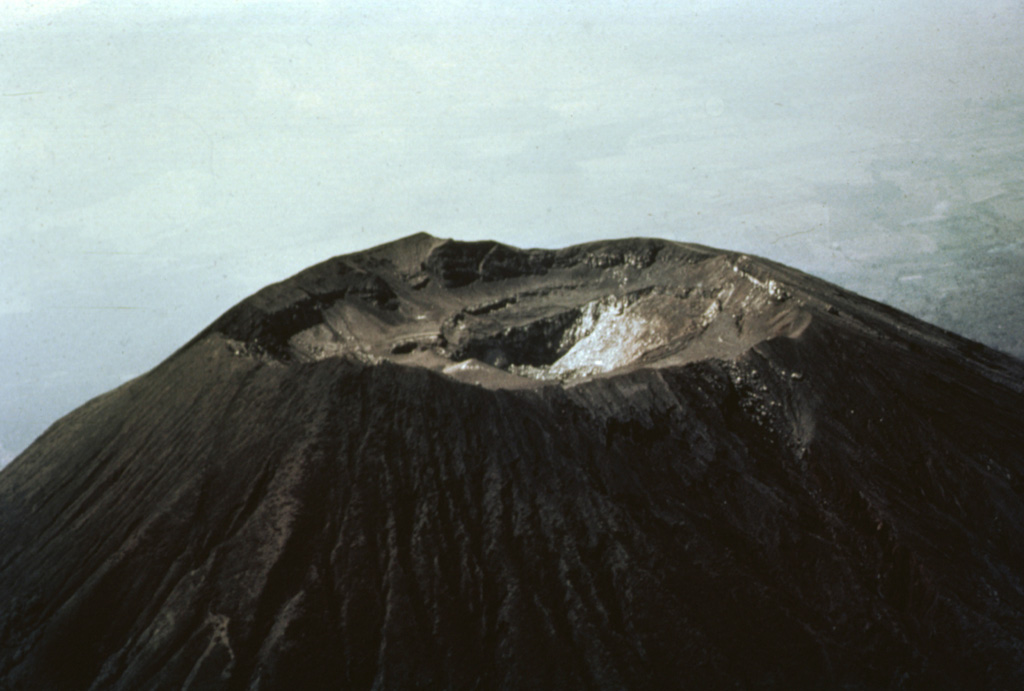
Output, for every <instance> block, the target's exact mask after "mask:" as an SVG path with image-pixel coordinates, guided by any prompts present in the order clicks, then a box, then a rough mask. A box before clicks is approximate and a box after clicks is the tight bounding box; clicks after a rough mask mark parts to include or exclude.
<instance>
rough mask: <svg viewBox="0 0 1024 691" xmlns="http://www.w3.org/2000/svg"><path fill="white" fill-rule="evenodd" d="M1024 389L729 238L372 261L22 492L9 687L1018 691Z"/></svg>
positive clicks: (452, 251)
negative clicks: (724, 244)
mask: <svg viewBox="0 0 1024 691" xmlns="http://www.w3.org/2000/svg"><path fill="white" fill-rule="evenodd" d="M1022 381H1024V365H1022V363H1020V362H1019V361H1016V360H1013V359H1012V358H1009V357H1006V356H1003V355H1001V354H999V353H997V352H994V351H991V350H989V349H987V348H985V347H984V346H980V345H979V344H975V343H972V342H969V341H966V340H964V339H961V338H959V337H957V336H955V335H953V334H949V333H947V332H943V331H941V330H939V329H936V328H935V327H931V326H929V325H926V324H923V323H921V322H918V321H916V320H914V319H912V318H911V317H908V316H907V315H904V314H901V313H898V312H896V311H894V310H891V309H889V308H886V307H884V306H881V305H878V304H877V303H872V302H870V301H868V300H866V299H863V298H860V297H858V296H855V295H852V294H849V293H846V292H844V291H842V290H841V289H839V288H837V287H835V286H832V285H830V284H827V283H824V282H822V281H819V280H818V279H814V278H812V277H809V276H806V275H804V274H801V273H799V272H797V271H794V270H792V269H788V268H786V267H782V266H779V265H776V264H772V263H770V262H767V261H765V260H760V259H757V258H752V257H747V256H744V255H737V254H734V253H726V252H720V251H717V250H712V249H709V248H704V247H697V246H688V245H678V244H674V243H668V242H662V241H655V240H629V241H615V242H611V241H609V242H601V243H593V244H590V245H583V246H579V247H574V248H568V249H565V250H557V251H549V250H529V251H521V250H516V249H514V248H510V247H507V246H504V245H500V244H498V243H456V242H452V241H442V240H438V239H436V238H432V237H430V236H426V235H420V236H413V237H412V238H407V239H405V240H403V241H399V242H397V243H392V244H390V245H385V246H381V247H379V248H375V249H373V250H368V251H366V252H363V253H359V254H355V255H348V256H346V257H339V258H336V259H333V260H330V261H328V262H325V263H324V264H321V265H318V266H316V267H313V268H311V269H309V270H307V271H305V272H302V273H300V274H298V275H297V276H295V277H293V278H291V279H289V280H287V281H284V282H282V283H280V284H276V285H274V286H270V287H268V288H266V289H264V290H263V291H260V293H257V294H256V295H255V296H253V297H252V298H249V299H248V300H246V301H243V302H242V303H240V305H238V306H237V307H235V308H233V309H232V310H230V311H229V312H228V313H227V314H225V315H224V317H222V318H221V319H219V320H218V321H216V322H215V323H214V324H213V325H211V327H209V328H208V329H206V330H205V331H204V332H203V333H201V334H200V335H199V336H198V337H197V338H196V339H194V340H193V341H192V342H191V343H189V344H188V345H186V346H185V347H183V348H182V349H181V350H180V351H178V352H177V353H176V354H175V355H174V356H173V357H171V358H170V359H168V360H167V361H166V362H164V363H163V364H162V365H160V366H159V367H157V368H156V369H154V370H153V371H152V372H150V373H149V374H147V375H145V376H143V377H140V378H139V379H137V380H135V381H133V382H130V383H128V384H126V385H124V386H122V387H120V388H119V389H117V390H115V391H112V392H110V393H108V394H106V395H104V396H101V397H99V398H97V399H95V400H93V401H91V402H90V403H88V404H86V405H85V406H83V407H82V408H80V409H79V410H77V411H75V412H73V413H72V414H70V415H68V416H67V417H65V418H63V419H62V420H60V421H58V422H57V423H55V424H54V426H53V427H51V429H50V430H48V431H47V433H46V434H44V435H43V436H42V437H40V439H39V440H37V441H36V443H35V444H33V445H32V446H31V447H30V448H29V449H28V450H27V451H26V452H25V453H24V454H22V455H21V456H20V457H19V458H18V459H16V460H15V461H14V462H12V464H11V465H10V466H8V467H7V468H6V469H5V470H4V471H3V472H2V473H0V526H3V529H2V531H0V602H4V603H7V604H6V605H5V606H3V607H0V687H2V688H12V689H17V688H27V689H32V688H47V689H88V688H92V689H110V688H113V689H158V688H159V689H163V688H191V689H195V688H224V689H250V688H252V689H284V688H288V689H294V688H302V689H316V688H339V687H341V688H403V689H404V688H411V687H419V688H488V689H489V688H585V687H592V688H709V687H723V686H736V685H739V686H741V687H775V688H792V687H794V686H797V687H807V686H813V687H841V686H846V687H852V688H878V687H895V688H964V687H979V686H980V687H987V688H1015V687H1020V686H1021V685H1022V684H1024V652H1022V651H1024V583H1022V580H1021V579H1022V575H1024V501H1022V492H1024V463H1022V458H1021V449H1024V431H1022V430H1021V426H1020V420H1021V419H1024V395H1022V393H1021V390H1020V386H1021V382H1022Z"/></svg>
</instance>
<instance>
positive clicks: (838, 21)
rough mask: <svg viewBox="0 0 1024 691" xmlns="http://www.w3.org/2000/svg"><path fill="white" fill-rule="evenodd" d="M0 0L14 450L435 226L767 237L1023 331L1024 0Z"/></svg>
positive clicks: (816, 264) (732, 242)
mask: <svg viewBox="0 0 1024 691" xmlns="http://www.w3.org/2000/svg"><path fill="white" fill-rule="evenodd" d="M381 4H382V3H380V2H345V3H332V2H309V1H306V2H291V3H274V2H243V1H228V0H215V1H212V2H211V1H210V0H204V1H203V2H173V3H172V2H153V3H148V2H146V3H143V2H127V1H125V2H102V1H95V2H75V1H64V2H59V1H58V2H30V1H28V0H22V1H20V2H11V1H10V0H7V1H6V2H3V3H0V91H2V96H0V144H2V148H0V461H2V460H3V459H2V457H3V455H4V454H5V451H4V450H3V449H6V453H7V454H8V455H10V454H11V453H13V452H15V451H20V450H21V449H22V448H23V447H24V446H25V445H26V444H28V443H29V442H30V441H31V440H32V439H33V438H35V436H37V435H38V434H39V433H40V432H42V431H43V429H44V428H45V427H46V426H47V425H48V424H49V423H51V422H52V421H53V420H55V419H56V418H57V417H58V416H60V415H62V414H64V413H66V412H68V411H69V410H70V409H72V408H73V407H75V406H77V405H79V404H81V403H82V402H84V401H85V400H86V399H88V398H90V397H92V396H94V395H96V394H99V393H101V392H103V391H105V390H107V389H109V388H112V387H113V386H115V385H117V384H118V383H120V382H122V381H125V380H127V379H129V378H131V377H134V376H137V375H138V374H141V373H142V372H144V371H145V370H147V369H149V368H150V367H152V366H154V365H156V364H157V363H158V362H159V361H160V360H162V359H163V358H164V357H166V356H167V355H169V354H170V353H171V352H172V351H173V350H175V349H176V348H177V347H178V346H180V345H181V344H182V343H184V342H185V341H186V340H188V339H189V338H190V337H191V336H193V335H194V334H195V333H196V332H198V331H199V330H201V329H202V328H203V327H204V326H206V325H207V324H208V323H209V322H210V321H212V320H213V319H214V318H216V317H217V316H218V315H219V314H221V313H222V312H224V311H225V310H226V309H227V308H229V307H230V306H231V305H232V304H234V303H235V302H237V301H238V300H240V299H242V298H243V297H245V296H246V295H248V294H250V293H252V292H254V291H255V290H257V289H258V288H260V287H262V286H263V285H265V284H267V283H270V282H273V281H277V280H280V279H282V278H285V277H286V276H288V275H290V274H292V273H294V272H296V271H298V270H300V269H302V268H304V267H305V266H308V265H310V264H312V263H315V262H317V261H320V260H323V259H325V258H327V257H329V256H333V255H336V254H341V253H345V252H349V251H354V250H358V249H362V248H365V247H368V246H371V245H374V244H378V243H380V242H384V241H387V240H391V239H394V238H397V237H401V236H404V235H408V234H410V233H414V232H418V231H427V232H429V233H431V234H434V235H437V236H443V237H456V238H460V239H478V238H493V239H498V240H501V241H504V242H507V243H510V244H514V245H519V246H546V247H554V246H562V245H567V244H571V243H576V242H582V241H587V240H593V239H597V238H606V237H620V236H630V235H645V236H658V237H666V238H670V239H677V240H682V241H693V242H700V243H704V244H709V245H714V246H721V247H729V248H734V249H741V250H744V251H748V252H751V253H755V254H762V255H765V256H769V257H771V258H774V259H778V260H780V261H784V262H786V263H790V264H793V265H795V266H798V267H800V268H803V269H805V270H808V271H811V272H813V273H816V274H819V275H822V276H824V277H826V278H829V279H831V280H835V281H837V282H841V283H843V284H844V285H848V286H850V287H853V288H854V289H856V290H858V291H861V292H864V293H867V294H869V295H871V296H873V297H876V298H879V299H883V300H886V301H889V302H892V303H893V304H896V305H897V306H900V307H902V308H904V309H909V310H911V311H914V312H915V313H917V314H919V315H921V316H923V317H925V318H928V319H930V320H933V321H937V322H940V323H942V324H943V325H945V326H947V327H950V328H957V329H958V330H961V331H965V332H968V333H969V335H972V336H973V337H975V338H980V339H983V340H985V341H986V342H989V343H991V344H994V345H996V346H998V347H1001V348H1003V349H1005V350H1009V351H1011V352H1015V353H1017V354H1024V316H1022V310H1021V308H1020V305H1021V304H1022V303H1024V278H1021V276H1022V275H1024V271H1022V269H1024V248H1022V241H1024V70H1022V69H1021V65H1022V64H1024V61H1022V58H1024V4H1022V3H1020V2H1018V1H1017V0H1014V1H1012V2H1006V1H1002V0H980V1H979V0H972V1H968V0H962V1H961V0H930V1H929V2H927V3H924V2H920V1H919V0H914V1H912V2H908V1H904V2H900V1H896V2H892V1H887V2H881V1H879V2H874V1H873V0H852V1H849V2H827V1H825V2H823V1H822V0H817V1H815V2H811V1H807V2H803V1H792V2H786V1H784V0H782V1H780V0H776V1H774V2H767V0H764V1H757V2H752V1H740V0H735V1H734V0H701V1H697V2H689V3H688V2H686V1H685V0H674V1H672V2H654V1H648V2H624V1H614V2H613V1H610V0H609V1H605V2H567V3H554V4H553V3H550V2H543V3H541V2H533V3H509V2H500V3H499V2H493V3H492V2H458V1H455V0H451V1H441V2H421V3H407V2H403V3H383V4H384V5H401V6H402V8H403V9H397V8H395V7H387V6H386V7H381Z"/></svg>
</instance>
